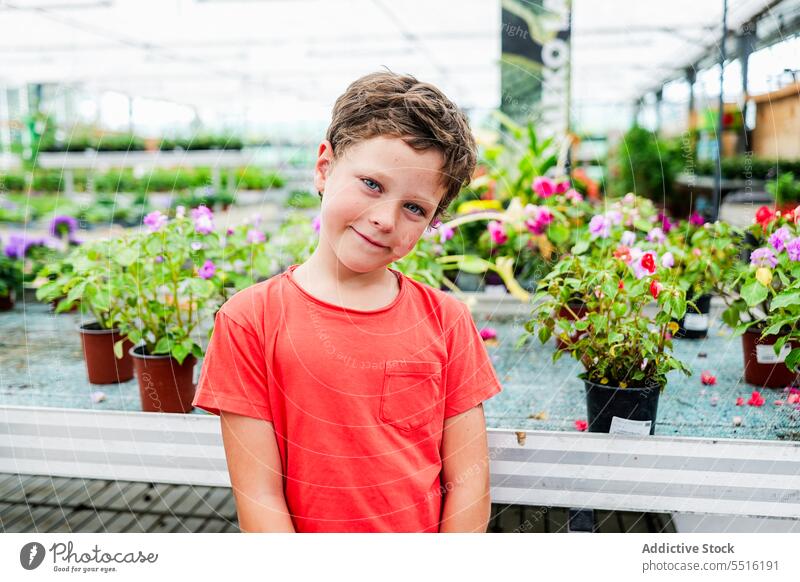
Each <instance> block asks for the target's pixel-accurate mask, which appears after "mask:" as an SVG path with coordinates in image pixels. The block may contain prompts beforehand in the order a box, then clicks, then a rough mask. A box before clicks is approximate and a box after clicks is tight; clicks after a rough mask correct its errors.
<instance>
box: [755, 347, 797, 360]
mask: <svg viewBox="0 0 800 582" xmlns="http://www.w3.org/2000/svg"><path fill="white" fill-rule="evenodd" d="M791 351H792V346H791V344H789V343H786V344H784V346H783V348H782V349H781V353H780V354H776V353H775V348H774V347H772V346H767V345H762V344H758V345H757V346H756V362H758V363H759V364H782V363H783V361H784V360H785V359H786V356H788V355H789V352H791Z"/></svg>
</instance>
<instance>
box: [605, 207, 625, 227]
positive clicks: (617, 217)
mask: <svg viewBox="0 0 800 582" xmlns="http://www.w3.org/2000/svg"><path fill="white" fill-rule="evenodd" d="M606 217H608V219H609V220H610V221H611V224H622V213H621V212H620V211H619V210H609V211H608V212H606Z"/></svg>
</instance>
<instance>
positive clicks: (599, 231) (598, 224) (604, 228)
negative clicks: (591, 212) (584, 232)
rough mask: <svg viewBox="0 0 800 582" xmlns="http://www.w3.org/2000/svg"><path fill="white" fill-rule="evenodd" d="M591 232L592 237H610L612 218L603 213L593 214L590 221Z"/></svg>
mask: <svg viewBox="0 0 800 582" xmlns="http://www.w3.org/2000/svg"><path fill="white" fill-rule="evenodd" d="M589 232H590V233H592V238H597V237H600V238H608V237H609V235H610V234H611V220H610V219H609V218H607V217H606V216H603V215H602V214H598V215H597V216H593V217H592V219H591V220H590V221H589Z"/></svg>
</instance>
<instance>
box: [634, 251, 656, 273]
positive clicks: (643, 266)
mask: <svg viewBox="0 0 800 582" xmlns="http://www.w3.org/2000/svg"><path fill="white" fill-rule="evenodd" d="M638 253H641V251H640V250H639V249H633V250H632V251H631V256H632V257H633V261H632V267H633V274H634V275H636V278H637V279H642V278H644V277H646V276H647V275H652V274H653V273H655V272H656V258H657V257H656V254H655V253H654V252H653V251H647V252H645V253H642V254H641V255H639V254H638Z"/></svg>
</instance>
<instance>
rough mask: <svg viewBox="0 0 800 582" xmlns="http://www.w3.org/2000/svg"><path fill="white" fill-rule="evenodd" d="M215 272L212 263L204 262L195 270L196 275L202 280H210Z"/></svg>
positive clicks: (215, 269) (215, 268)
mask: <svg viewBox="0 0 800 582" xmlns="http://www.w3.org/2000/svg"><path fill="white" fill-rule="evenodd" d="M216 272H217V267H216V266H215V265H214V263H213V262H211V261H209V260H206V262H205V263H203V266H202V267H200V268H199V269H198V270H197V274H198V275H200V277H201V278H203V279H210V278H211V277H213V276H214V273H216Z"/></svg>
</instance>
